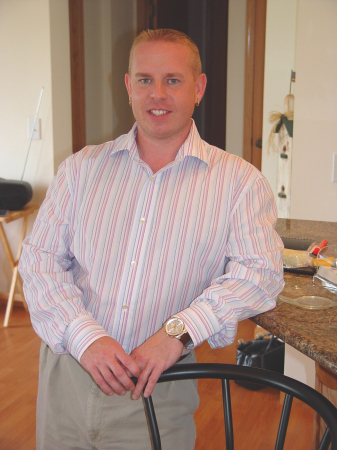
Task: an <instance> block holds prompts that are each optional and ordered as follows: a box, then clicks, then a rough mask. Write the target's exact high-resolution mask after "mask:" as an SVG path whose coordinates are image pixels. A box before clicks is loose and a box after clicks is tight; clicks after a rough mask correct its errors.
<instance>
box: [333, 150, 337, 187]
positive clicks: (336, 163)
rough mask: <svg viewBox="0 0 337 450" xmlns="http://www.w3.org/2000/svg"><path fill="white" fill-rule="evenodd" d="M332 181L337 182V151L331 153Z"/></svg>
mask: <svg viewBox="0 0 337 450" xmlns="http://www.w3.org/2000/svg"><path fill="white" fill-rule="evenodd" d="M332 181H334V182H335V183H337V153H334V154H333V159H332Z"/></svg>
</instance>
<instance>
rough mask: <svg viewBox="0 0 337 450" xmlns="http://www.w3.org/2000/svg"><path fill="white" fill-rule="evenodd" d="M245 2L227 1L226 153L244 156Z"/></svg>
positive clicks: (244, 0)
mask: <svg viewBox="0 0 337 450" xmlns="http://www.w3.org/2000/svg"><path fill="white" fill-rule="evenodd" d="M245 37H246V0H229V5H228V47H227V114H226V151H227V152H228V153H233V154H234V155H238V156H241V157H242V155H243V117H244V112H243V111H244V83H245Z"/></svg>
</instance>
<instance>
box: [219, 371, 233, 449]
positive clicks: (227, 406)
mask: <svg viewBox="0 0 337 450" xmlns="http://www.w3.org/2000/svg"><path fill="white" fill-rule="evenodd" d="M221 382H222V398H223V408H224V417H225V433H226V450H233V449H234V434H233V419H232V405H231V393H230V387H229V380H226V379H222V380H221Z"/></svg>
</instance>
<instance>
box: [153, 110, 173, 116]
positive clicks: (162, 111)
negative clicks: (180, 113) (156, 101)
mask: <svg viewBox="0 0 337 450" xmlns="http://www.w3.org/2000/svg"><path fill="white" fill-rule="evenodd" d="M168 112H169V111H166V110H164V109H150V113H151V114H154V115H155V116H162V115H163V114H167V113H168Z"/></svg>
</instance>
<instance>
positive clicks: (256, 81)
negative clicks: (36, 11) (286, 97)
mask: <svg viewBox="0 0 337 450" xmlns="http://www.w3.org/2000/svg"><path fill="white" fill-rule="evenodd" d="M246 3H247V10H246V48H245V88H244V124H243V127H244V135H243V157H244V159H246V160H247V161H249V162H250V163H252V164H253V165H254V166H255V167H257V168H258V169H259V170H261V163H262V149H261V148H259V147H258V146H257V145H256V143H257V141H258V140H259V139H261V142H262V122H263V85H264V56H265V34H266V12H267V0H247V2H246Z"/></svg>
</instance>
